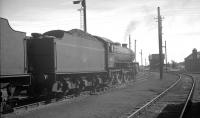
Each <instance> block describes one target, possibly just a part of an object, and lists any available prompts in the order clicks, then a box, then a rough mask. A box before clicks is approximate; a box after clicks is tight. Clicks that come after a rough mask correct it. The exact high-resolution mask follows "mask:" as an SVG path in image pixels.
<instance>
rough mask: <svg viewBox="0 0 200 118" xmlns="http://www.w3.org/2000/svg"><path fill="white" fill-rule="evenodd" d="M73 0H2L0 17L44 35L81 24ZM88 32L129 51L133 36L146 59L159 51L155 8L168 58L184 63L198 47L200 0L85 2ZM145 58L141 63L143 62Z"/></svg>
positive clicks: (199, 36) (96, 0)
mask: <svg viewBox="0 0 200 118" xmlns="http://www.w3.org/2000/svg"><path fill="white" fill-rule="evenodd" d="M72 1H73V0H0V17H3V18H6V19H8V20H9V22H10V25H11V26H12V28H13V29H15V30H19V31H24V32H27V35H30V33H31V32H39V33H43V32H46V31H49V30H55V29H62V30H71V29H73V28H80V12H79V11H78V10H77V9H79V8H80V5H74V4H73V3H72ZM86 4H87V24H88V26H87V28H88V33H90V34H93V35H98V36H103V37H106V38H109V39H111V40H112V41H114V42H120V43H127V42H128V34H131V39H132V49H133V50H134V40H137V61H139V62H140V60H141V58H140V55H139V52H140V50H141V49H142V50H143V57H144V59H145V58H146V60H148V55H149V54H153V53H158V33H157V32H158V31H157V22H156V21H157V20H156V17H157V6H160V8H161V15H162V16H163V17H164V19H163V45H164V41H165V40H166V41H167V53H168V61H169V62H171V60H175V61H176V62H181V61H184V58H185V57H186V56H188V55H189V54H190V53H191V52H192V49H193V48H196V49H197V50H198V51H200V0H86ZM143 62H144V61H143Z"/></svg>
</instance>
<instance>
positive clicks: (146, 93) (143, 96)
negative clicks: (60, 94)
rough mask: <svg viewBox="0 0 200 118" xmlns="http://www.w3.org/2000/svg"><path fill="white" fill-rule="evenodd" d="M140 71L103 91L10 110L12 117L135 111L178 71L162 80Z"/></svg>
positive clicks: (88, 116)
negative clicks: (26, 109) (18, 111)
mask: <svg viewBox="0 0 200 118" xmlns="http://www.w3.org/2000/svg"><path fill="white" fill-rule="evenodd" d="M142 75H144V74H143V73H140V74H139V75H138V77H137V79H136V80H135V81H134V82H130V83H129V84H128V85H126V86H122V87H120V88H117V89H112V90H109V91H107V92H105V93H104V94H100V95H92V96H82V97H78V98H75V99H74V100H73V101H72V102H70V103H69V102H67V101H66V102H62V104H61V103H58V104H53V105H49V106H48V107H44V108H42V109H39V110H35V111H31V112H27V113H23V114H14V113H13V114H10V115H9V117H12V118H119V117H121V116H123V115H124V114H126V113H128V112H129V111H134V110H135V109H136V108H137V107H139V106H141V105H143V104H144V103H145V102H146V101H147V100H149V99H151V98H153V97H154V96H155V95H157V94H158V93H161V91H163V90H164V89H165V88H167V87H168V86H170V84H172V83H173V82H174V81H176V79H178V77H177V76H175V75H166V74H164V78H163V79H162V80H160V79H159V74H158V73H149V75H148V77H145V76H142Z"/></svg>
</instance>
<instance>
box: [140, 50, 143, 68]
mask: <svg viewBox="0 0 200 118" xmlns="http://www.w3.org/2000/svg"><path fill="white" fill-rule="evenodd" d="M140 55H141V66H142V65H143V61H142V60H143V58H142V49H141V52H140Z"/></svg>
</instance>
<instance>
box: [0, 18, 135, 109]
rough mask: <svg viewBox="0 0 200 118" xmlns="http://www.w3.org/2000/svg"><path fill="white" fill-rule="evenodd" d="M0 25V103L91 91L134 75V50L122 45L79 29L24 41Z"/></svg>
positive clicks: (3, 23)
mask: <svg viewBox="0 0 200 118" xmlns="http://www.w3.org/2000/svg"><path fill="white" fill-rule="evenodd" d="M0 23H1V25H0V27H1V35H0V36H1V40H0V41H1V43H0V44H1V50H0V52H1V53H0V57H1V60H0V69H1V70H0V80H1V101H2V102H5V101H6V102H7V103H9V101H15V100H17V101H20V100H21V101H23V100H24V101H25V102H26V103H27V101H33V100H36V99H38V98H40V99H47V98H49V97H50V98H51V97H58V96H57V95H61V96H62V95H70V94H79V93H80V92H81V91H85V90H89V91H92V92H93V91H94V90H97V89H101V88H103V87H105V86H109V85H112V84H116V83H119V84H120V83H123V82H127V81H129V80H131V79H134V78H135V74H136V73H137V72H136V68H135V65H134V63H133V60H134V52H133V51H132V50H131V49H128V48H127V45H126V44H122V46H121V45H120V44H119V43H114V42H112V41H111V40H109V39H106V38H103V37H99V36H93V35H91V34H88V33H85V32H83V31H81V30H78V29H73V30H70V31H62V30H53V31H49V32H46V33H44V34H39V33H32V36H31V37H28V36H26V34H25V33H24V32H19V31H14V30H13V29H12V28H11V27H10V26H9V23H8V21H7V20H6V19H3V18H1V19H0ZM18 105H19V103H18Z"/></svg>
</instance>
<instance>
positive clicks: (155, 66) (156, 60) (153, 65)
mask: <svg viewBox="0 0 200 118" xmlns="http://www.w3.org/2000/svg"><path fill="white" fill-rule="evenodd" d="M162 57H163V62H164V58H165V56H164V54H163V56H162ZM163 67H164V65H163ZM149 69H150V70H153V71H158V70H159V69H160V57H159V54H151V55H149Z"/></svg>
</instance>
